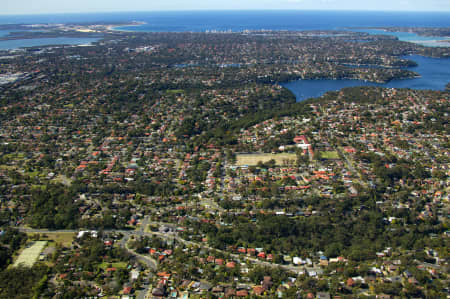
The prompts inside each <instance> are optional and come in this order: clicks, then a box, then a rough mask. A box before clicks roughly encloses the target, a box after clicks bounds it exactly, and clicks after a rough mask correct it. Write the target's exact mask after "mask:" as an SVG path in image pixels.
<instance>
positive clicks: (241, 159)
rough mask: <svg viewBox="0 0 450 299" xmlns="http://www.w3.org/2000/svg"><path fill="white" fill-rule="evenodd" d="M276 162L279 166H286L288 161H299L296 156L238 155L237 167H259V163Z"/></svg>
mask: <svg viewBox="0 0 450 299" xmlns="http://www.w3.org/2000/svg"><path fill="white" fill-rule="evenodd" d="M272 159H273V160H275V162H276V164H277V165H284V164H286V161H290V162H295V161H297V155H296V154H238V155H236V165H238V166H243V165H249V166H252V165H257V164H258V162H259V161H261V162H263V163H266V162H268V161H270V160H272Z"/></svg>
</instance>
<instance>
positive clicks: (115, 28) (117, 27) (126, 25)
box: [106, 21, 148, 32]
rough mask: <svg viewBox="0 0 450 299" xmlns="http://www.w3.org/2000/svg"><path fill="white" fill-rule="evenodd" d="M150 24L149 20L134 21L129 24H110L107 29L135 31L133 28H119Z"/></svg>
mask: <svg viewBox="0 0 450 299" xmlns="http://www.w3.org/2000/svg"><path fill="white" fill-rule="evenodd" d="M146 24H148V23H147V22H142V21H141V22H132V23H129V24H124V25H108V26H106V29H107V30H111V31H123V32H135V31H133V30H126V29H119V28H122V27H135V26H142V25H146Z"/></svg>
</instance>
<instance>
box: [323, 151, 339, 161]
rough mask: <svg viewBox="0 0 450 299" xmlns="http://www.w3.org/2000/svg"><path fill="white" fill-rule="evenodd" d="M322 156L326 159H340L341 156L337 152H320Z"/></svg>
mask: <svg viewBox="0 0 450 299" xmlns="http://www.w3.org/2000/svg"><path fill="white" fill-rule="evenodd" d="M320 155H321V157H322V158H324V159H339V154H338V152H336V151H333V152H320Z"/></svg>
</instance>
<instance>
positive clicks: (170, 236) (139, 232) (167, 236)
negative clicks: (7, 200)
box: [19, 217, 305, 299]
mask: <svg viewBox="0 0 450 299" xmlns="http://www.w3.org/2000/svg"><path fill="white" fill-rule="evenodd" d="M148 224H157V225H170V226H176V225H174V224H169V223H163V222H154V221H150V219H149V217H145V218H144V219H143V220H142V222H141V225H140V226H139V227H138V228H137V229H136V230H134V231H130V230H105V232H113V231H114V232H117V233H121V234H123V236H124V237H123V238H122V239H121V240H120V241H119V242H118V243H117V244H118V245H119V246H120V247H122V248H125V249H126V250H127V251H128V252H129V253H130V254H132V255H133V256H135V257H136V259H137V260H138V261H139V262H141V263H143V264H145V265H146V266H147V267H148V268H150V269H152V270H157V268H158V265H157V263H156V261H155V260H154V259H152V258H151V257H149V256H145V255H142V254H139V253H137V252H135V251H134V250H132V249H131V248H129V247H128V245H127V243H128V240H129V239H130V237H131V236H133V235H135V236H139V237H143V236H158V237H160V238H162V239H164V240H177V241H178V242H180V243H182V244H185V245H188V246H198V247H201V248H203V249H207V250H210V251H217V252H221V253H222V254H224V255H230V256H232V257H233V258H235V259H237V260H246V261H249V262H251V263H254V264H256V265H260V266H266V267H271V268H278V267H280V268H282V269H285V270H288V271H292V272H294V273H297V274H298V273H300V272H303V271H304V269H305V268H304V267H296V266H292V265H281V264H275V263H270V262H266V261H263V260H260V259H257V258H254V257H249V256H246V255H240V254H235V253H230V252H228V251H224V250H221V249H216V248H212V247H209V246H208V245H206V244H203V243H198V242H193V241H188V240H185V239H183V238H181V237H179V236H178V234H177V233H173V232H169V233H160V232H152V231H148V232H146V231H145V229H146V227H147V226H148ZM19 230H20V231H22V232H26V233H41V234H45V233H58V232H71V233H77V232H78V231H79V230H45V229H30V228H19ZM142 287H143V290H141V291H139V292H138V296H137V298H138V299H145V298H146V296H147V294H148V293H149V290H150V287H151V286H150V285H148V284H144V285H143V286H142Z"/></svg>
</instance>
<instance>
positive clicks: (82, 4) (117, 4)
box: [0, 0, 450, 15]
mask: <svg viewBox="0 0 450 299" xmlns="http://www.w3.org/2000/svg"><path fill="white" fill-rule="evenodd" d="M3 1H5V0H3ZM281 9H284V10H286V9H292V10H367V11H419V12H421V11H440V12H450V1H449V0H428V1H424V0H396V1H392V0H365V1H360V0H228V1H219V0H150V1H149V0H77V1H73V0H64V1H61V0H6V3H2V9H1V12H0V15H21V14H51V13H94V12H127V11H130V12H131V11H183V10H281Z"/></svg>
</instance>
